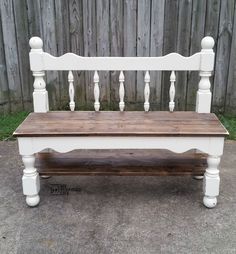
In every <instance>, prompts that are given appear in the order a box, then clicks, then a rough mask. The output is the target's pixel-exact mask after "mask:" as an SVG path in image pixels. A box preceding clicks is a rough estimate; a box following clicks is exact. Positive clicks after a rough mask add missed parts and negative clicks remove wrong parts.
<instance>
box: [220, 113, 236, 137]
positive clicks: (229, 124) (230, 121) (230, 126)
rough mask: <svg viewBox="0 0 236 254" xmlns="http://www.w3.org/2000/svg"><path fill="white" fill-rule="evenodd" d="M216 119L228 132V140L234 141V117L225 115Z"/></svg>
mask: <svg viewBox="0 0 236 254" xmlns="http://www.w3.org/2000/svg"><path fill="white" fill-rule="evenodd" d="M218 117H219V119H220V121H221V122H222V124H223V125H224V126H225V128H226V129H227V130H228V132H229V137H228V139H231V140H236V117H235V116H225V115H218Z"/></svg>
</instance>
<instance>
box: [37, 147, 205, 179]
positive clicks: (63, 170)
mask: <svg viewBox="0 0 236 254" xmlns="http://www.w3.org/2000/svg"><path fill="white" fill-rule="evenodd" d="M206 167H207V163H206V156H205V155H204V154H196V153H194V152H187V153H184V154H174V153H172V152H169V151H167V150H149V151H137V150H116V151H114V150H102V151H101V150H90V151H89V152H88V151H86V150H80V151H74V152H70V153H66V154H60V153H40V154H38V155H37V159H36V168H37V169H38V171H39V173H40V174H42V175H100V176H103V175H117V176H177V175H203V173H204V171H205V169H206Z"/></svg>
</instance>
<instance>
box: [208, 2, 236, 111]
mask: <svg viewBox="0 0 236 254" xmlns="http://www.w3.org/2000/svg"><path fill="white" fill-rule="evenodd" d="M234 4H235V1H232V0H228V1H221V10H220V23H219V37H218V42H217V52H216V64H215V79H214V90H213V101H212V104H213V109H214V110H216V111H218V112H220V113H222V112H223V111H224V107H225V102H226V101H225V100H226V90H227V83H228V82H227V81H228V75H229V63H230V59H231V61H232V59H233V55H231V51H230V49H231V43H232V36H233V22H234V16H235V15H234ZM232 53H233V52H232ZM230 75H233V74H232V73H230Z"/></svg>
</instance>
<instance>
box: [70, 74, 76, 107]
mask: <svg viewBox="0 0 236 254" xmlns="http://www.w3.org/2000/svg"><path fill="white" fill-rule="evenodd" d="M68 82H69V97H70V103H69V106H70V110H71V111H74V110H75V100H74V97H75V89H74V76H73V73H72V71H69V73H68Z"/></svg>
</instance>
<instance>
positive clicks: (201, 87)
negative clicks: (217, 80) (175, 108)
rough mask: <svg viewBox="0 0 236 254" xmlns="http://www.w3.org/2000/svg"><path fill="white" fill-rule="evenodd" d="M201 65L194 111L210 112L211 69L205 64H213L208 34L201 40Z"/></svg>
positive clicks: (211, 42)
mask: <svg viewBox="0 0 236 254" xmlns="http://www.w3.org/2000/svg"><path fill="white" fill-rule="evenodd" d="M201 46H202V50H201V54H202V55H201V66H200V72H199V75H200V77H201V79H200V82H199V84H198V91H197V98H196V112H198V113H210V112H211V98H212V94H211V90H210V88H211V83H210V76H211V71H212V70H209V69H208V68H207V67H206V64H207V63H209V62H210V61H211V62H212V64H213V66H214V56H215V54H214V51H213V47H214V39H213V38H212V37H210V36H206V37H204V38H203V39H202V41H201Z"/></svg>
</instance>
